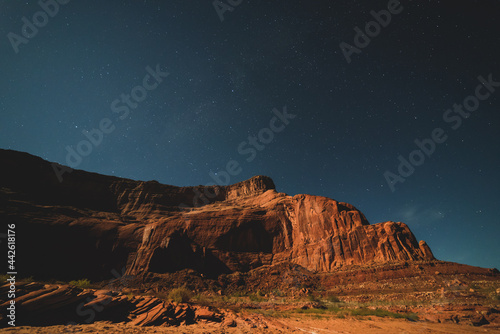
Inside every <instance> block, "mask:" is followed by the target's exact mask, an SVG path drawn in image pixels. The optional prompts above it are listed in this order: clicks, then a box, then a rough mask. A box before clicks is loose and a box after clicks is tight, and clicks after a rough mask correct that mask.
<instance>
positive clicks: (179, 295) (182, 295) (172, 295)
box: [167, 287, 193, 303]
mask: <svg viewBox="0 0 500 334" xmlns="http://www.w3.org/2000/svg"><path fill="white" fill-rule="evenodd" d="M192 297H193V294H192V293H191V291H189V290H188V289H187V288H186V287H180V288H175V289H172V290H170V291H169V293H168V295H167V298H168V299H170V300H171V301H173V302H176V303H187V302H189V301H190V300H191V298H192Z"/></svg>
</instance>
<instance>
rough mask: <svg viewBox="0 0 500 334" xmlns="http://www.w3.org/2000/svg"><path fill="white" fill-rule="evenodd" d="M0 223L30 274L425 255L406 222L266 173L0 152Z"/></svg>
mask: <svg viewBox="0 0 500 334" xmlns="http://www.w3.org/2000/svg"><path fill="white" fill-rule="evenodd" d="M0 156H1V158H2V162H3V163H2V164H1V165H0V204H1V205H0V219H1V220H2V221H5V222H6V223H15V224H16V225H17V233H18V249H19V255H18V260H19V263H22V264H23V267H24V268H25V269H24V270H25V274H26V275H27V276H29V275H33V276H35V277H40V278H43V277H51V278H53V277H60V278H75V277H88V278H90V279H104V278H106V277H109V276H110V273H111V272H113V270H114V271H116V272H126V273H128V274H132V275H140V274H144V273H147V272H155V273H167V272H174V271H178V270H181V269H185V268H192V269H195V270H197V271H199V272H201V273H204V274H206V275H209V276H217V275H219V274H221V273H228V272H233V271H247V270H250V269H253V268H256V267H259V266H262V265H270V264H278V263H282V262H291V263H295V264H299V265H301V266H303V267H305V268H307V269H309V270H313V271H324V272H328V271H334V270H335V268H338V267H340V266H345V265H364V264H370V263H384V262H397V261H413V260H433V259H434V256H433V254H432V252H431V250H430V248H429V247H428V246H427V244H426V243H425V242H423V241H421V242H420V243H419V242H417V240H416V239H415V237H414V235H413V234H412V232H411V231H410V229H409V228H408V226H407V225H405V224H404V223H401V222H384V223H378V224H374V225H370V224H369V223H368V221H367V220H366V218H365V216H364V215H363V214H362V213H361V212H360V211H359V210H357V209H356V208H355V207H354V206H352V205H350V204H348V203H343V202H338V201H335V200H333V199H330V198H326V197H319V196H311V195H296V196H293V197H292V196H288V195H286V194H284V193H279V192H277V191H276V190H275V185H274V183H273V181H272V180H271V179H270V178H269V177H266V176H255V177H253V178H251V179H249V180H246V181H243V182H240V183H236V184H233V185H229V186H210V187H206V186H197V187H175V186H169V185H163V184H160V183H158V182H156V181H149V182H141V181H133V180H128V179H122V178H117V177H111V176H104V175H99V174H95V173H88V172H83V171H78V170H74V171H73V172H71V173H67V174H65V178H64V181H63V182H59V180H58V179H57V177H56V176H55V173H54V170H53V165H52V164H51V163H49V162H46V161H44V160H42V159H40V158H38V157H34V156H31V155H29V154H26V153H21V152H15V151H10V150H0Z"/></svg>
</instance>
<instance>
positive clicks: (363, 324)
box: [0, 317, 500, 334]
mask: <svg viewBox="0 0 500 334" xmlns="http://www.w3.org/2000/svg"><path fill="white" fill-rule="evenodd" d="M260 321H263V322H265V324H266V326H267V328H263V327H262V326H258V327H254V328H252V327H251V326H249V325H248V323H245V322H243V321H241V322H240V321H237V326H236V327H226V326H222V325H221V324H214V323H206V324H203V323H198V324H196V325H189V326H179V327H137V326H130V325H126V324H121V323H119V324H112V323H109V322H97V323H94V324H89V325H76V326H48V327H29V326H25V327H15V328H4V329H0V333H16V334H28V333H29V334H59V333H82V334H83V333H109V334H118V333H137V334H139V333H145V334H150V333H157V334H160V333H186V334H187V333H193V334H201V333H216V334H222V333H227V334H233V333H234V334H236V333H245V334H246V333H311V334H312V333H318V334H320V333H383V334H388V333H398V334H399V333H407V334H413V333H442V334H445V333H450V334H460V333H500V329H499V328H488V327H484V326H483V327H473V326H469V325H459V324H451V323H447V324H440V323H429V322H423V321H417V322H412V321H408V320H403V319H390V318H377V317H367V318H349V319H347V318H346V319H338V318H321V319H317V318H314V319H313V318H308V317H300V318H280V319H270V318H261V319H260Z"/></svg>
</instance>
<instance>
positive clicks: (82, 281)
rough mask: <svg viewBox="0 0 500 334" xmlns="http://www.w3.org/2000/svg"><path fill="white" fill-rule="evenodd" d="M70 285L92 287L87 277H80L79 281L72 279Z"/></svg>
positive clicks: (82, 287) (84, 287)
mask: <svg viewBox="0 0 500 334" xmlns="http://www.w3.org/2000/svg"><path fill="white" fill-rule="evenodd" d="M69 285H72V286H75V287H77V288H80V289H88V288H90V281H89V280H88V279H86V278H84V279H79V280H78V281H71V282H69Z"/></svg>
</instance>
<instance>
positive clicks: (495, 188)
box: [0, 0, 500, 268]
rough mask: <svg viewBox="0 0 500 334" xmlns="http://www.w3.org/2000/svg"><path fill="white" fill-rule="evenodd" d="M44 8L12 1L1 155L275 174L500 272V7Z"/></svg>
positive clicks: (0, 9)
mask: <svg viewBox="0 0 500 334" xmlns="http://www.w3.org/2000/svg"><path fill="white" fill-rule="evenodd" d="M44 1H45V2H42V5H41V4H39V3H38V2H37V1H12V0H0V28H1V34H2V39H1V42H0V54H1V57H2V61H1V62H0V73H1V79H0V147H1V148H5V149H14V150H19V151H24V152H28V153H31V154H34V155H37V156H40V157H42V158H44V159H46V160H49V161H55V162H58V163H60V164H63V165H68V161H69V162H71V163H72V164H73V166H72V167H74V168H77V169H83V170H86V171H92V172H97V173H102V174H106V175H115V176H120V177H126V178H131V179H135V180H158V181H159V182H161V183H165V184H172V185H177V186H188V185H199V184H203V185H205V184H213V183H216V182H219V183H223V182H226V181H227V182H229V183H235V182H239V181H242V180H245V179H248V178H250V177H252V176H254V175H268V176H270V177H272V178H273V180H274V182H275V184H276V187H277V190H278V191H281V192H285V193H287V194H289V195H295V194H300V193H307V194H314V195H321V196H327V197H331V198H334V199H336V200H339V201H344V202H349V203H352V204H353V205H355V206H356V207H357V208H358V209H360V210H361V211H362V212H364V213H365V215H366V216H367V218H368V220H369V221H370V222H371V223H378V222H382V221H387V220H392V221H403V222H405V223H407V224H408V225H409V226H410V228H411V230H412V231H413V232H414V234H415V236H416V237H417V239H418V240H421V239H424V240H426V241H427V242H428V244H429V245H430V247H431V249H432V250H433V251H434V254H435V256H436V257H437V258H439V259H441V260H447V261H454V262H460V263H465V264H471V265H476V266H483V267H497V268H500V260H499V257H498V254H500V243H499V242H498V237H499V235H500V224H499V223H500V218H499V213H498V210H497V209H498V208H499V207H500V192H499V189H500V177H499V175H498V166H499V165H500V145H499V137H498V134H499V132H500V131H499V130H500V110H499V107H500V87H498V86H499V85H500V84H496V83H497V82H499V81H500V64H499V59H500V35H499V34H498V31H499V28H498V13H499V10H500V1H495V0H481V1H479V0H471V1H451V0H449V1H408V0H406V1H405V0H403V1H401V3H400V4H399V5H398V4H397V3H396V4H394V3H393V0H391V1H385V0H384V1H378V0H377V1H355V2H353V1H337V2H336V3H335V4H332V1H326V0H320V1H315V2H309V1H297V0H286V1H285V0H276V1H272V2H271V1H258V0H256V1H246V0H232V1H225V0H222V1H219V2H212V1H193V0H188V1H187V0H169V1H160V0H137V1H131V0H125V1H115V0H113V1H97V0H86V1H77V0H72V1H68V0H65V1H63V0H59V1H60V2H58V3H55V2H54V1H48V0H44ZM43 4H45V5H43ZM55 4H57V5H55ZM389 7H390V9H391V10H392V11H393V12H391V11H389V10H388V8H389ZM382 10H384V11H385V12H381V11H382ZM41 11H43V12H41ZM372 11H373V12H372ZM373 13H375V15H378V18H379V20H381V21H380V22H382V23H376V24H374V23H371V24H370V21H375V18H374V15H373ZM377 13H379V14H377ZM380 13H382V14H380ZM384 13H389V14H390V15H391V16H390V22H388V17H387V15H386V16H384V15H383V14H384ZM34 23H36V25H34ZM367 24H368V31H366V28H367V26H366V25H367ZM382 24H383V26H382ZM356 27H357V29H359V30H355V28H356ZM377 27H378V28H377ZM370 29H371V30H370ZM357 31H360V33H359V34H358V32H357ZM356 36H357V38H356ZM370 36H371V37H370ZM366 38H368V39H369V41H368V43H367V40H366ZM342 45H343V46H344V47H341V46H342ZM479 76H482V78H483V79H484V80H482V82H483V83H485V85H482V84H481V82H480V81H481V79H478V77H479ZM488 76H490V77H488ZM487 82H489V84H488V83H487ZM495 84H496V85H497V86H495ZM478 85H482V87H480V88H479V93H480V94H481V96H482V97H483V98H482V99H481V100H479V99H477V98H474V97H472V98H471V96H475V94H476V88H477V86H478ZM495 87H498V88H495ZM495 90H496V91H495ZM486 95H488V97H485V96H486ZM465 101H468V103H469V107H468V108H470V109H473V111H471V112H467V111H464V110H465V109H462V114H460V113H459V112H458V111H456V110H452V109H454V106H456V105H461V104H463V103H465ZM478 101H479V102H478ZM474 102H478V104H479V105H474ZM467 110H468V109H467ZM439 129H441V132H440V130H439ZM435 131H437V132H438V133H437V135H436V132H435ZM439 132H440V133H439ZM433 135H434V136H435V139H430V138H433ZM88 137H90V138H92V139H93V141H94V143H91V141H90V140H89V139H88ZM443 138H446V139H445V140H444V139H443ZM415 140H417V141H418V140H419V141H421V142H423V143H427V146H426V147H427V151H428V152H431V153H430V154H427V155H424V153H425V152H424V153H419V152H416V153H413V154H412V152H413V151H415V150H419V147H418V146H417V144H416V143H415ZM82 141H87V144H85V143H83V144H80V146H78V145H79V143H81V142H82ZM429 141H432V142H431V143H429ZM437 141H440V142H437ZM432 145H434V146H435V147H434V148H432ZM78 147H79V149H80V152H83V153H84V154H86V155H85V156H83V153H82V156H80V158H81V160H78V159H77V158H75V157H74V156H72V158H70V160H68V152H69V151H68V148H69V149H70V150H74V152H76V154H79V153H78V151H77V150H78ZM424 148H425V146H424ZM421 152H423V151H422V150H421ZM400 157H401V159H403V160H404V161H409V160H410V158H411V160H412V161H413V162H414V163H415V164H416V165H417V166H413V167H409V166H406V167H401V168H400V169H401V172H402V173H403V174H405V175H406V176H402V174H401V173H400V172H398V166H399V165H400V164H404V163H402V162H401V161H403V160H401V159H400ZM71 159H73V160H71ZM408 163H409V164H411V163H410V162H408ZM410 166H411V165H410ZM411 169H413V170H411ZM228 172H231V173H232V174H229V173H228ZM410 172H411V173H410ZM388 173H389V174H390V175H392V179H391V178H389V181H388V179H387V175H389V174H388ZM391 173H392V174H391ZM54 177H56V175H54ZM61 177H62V179H64V175H62V176H61ZM394 177H395V178H394ZM215 180H218V181H215ZM401 180H404V182H400V181H401ZM63 182H64V180H63ZM391 188H392V189H391Z"/></svg>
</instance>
